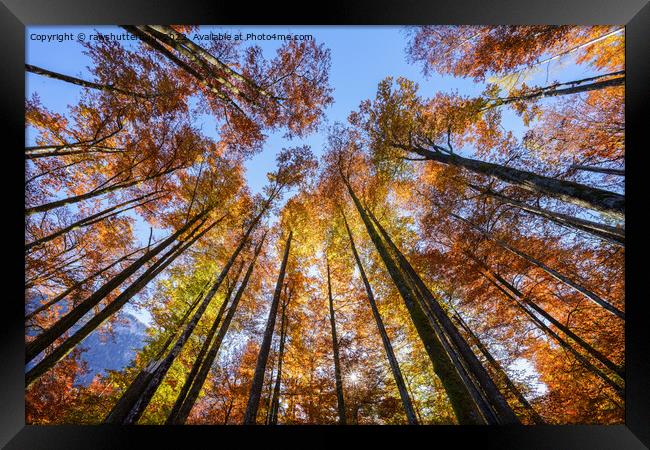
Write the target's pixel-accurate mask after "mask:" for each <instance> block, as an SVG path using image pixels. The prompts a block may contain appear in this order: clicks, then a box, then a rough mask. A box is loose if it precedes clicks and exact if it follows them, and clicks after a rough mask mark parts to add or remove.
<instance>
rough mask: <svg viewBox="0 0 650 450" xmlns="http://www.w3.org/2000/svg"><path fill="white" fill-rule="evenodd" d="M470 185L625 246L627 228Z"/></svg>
mask: <svg viewBox="0 0 650 450" xmlns="http://www.w3.org/2000/svg"><path fill="white" fill-rule="evenodd" d="M469 187H471V188H472V189H474V190H476V191H478V192H481V193H482V194H485V195H489V196H490V197H493V198H496V199H497V200H499V201H500V202H502V203H505V204H508V205H512V206H515V207H517V208H519V209H521V210H524V211H526V212H529V213H531V214H534V215H537V216H539V217H544V218H545V219H548V220H550V221H552V222H555V223H557V224H559V225H562V226H564V227H567V228H570V229H573V230H578V231H582V232H584V233H588V234H590V235H592V236H595V237H597V238H600V239H603V240H605V241H607V242H611V243H612V244H615V245H619V246H621V247H625V230H624V229H622V228H617V227H612V226H609V225H605V224H602V223H598V222H592V221H589V220H585V219H580V218H578V217H573V216H569V215H567V214H562V213H558V212H554V211H549V210H547V209H543V208H538V207H536V206H532V205H528V204H526V203H524V202H521V201H518V200H514V199H511V198H509V197H506V196H504V195H502V194H499V193H497V192H494V191H492V190H490V189H483V188H480V187H478V186H476V185H473V184H471V183H470V184H469Z"/></svg>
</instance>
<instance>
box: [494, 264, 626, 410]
mask: <svg viewBox="0 0 650 450" xmlns="http://www.w3.org/2000/svg"><path fill="white" fill-rule="evenodd" d="M481 273H482V272H481ZM483 275H484V276H485V277H486V278H487V279H488V280H489V281H490V282H491V283H492V284H494V286H496V287H497V289H499V291H501V292H502V293H503V294H504V295H505V296H506V297H508V298H510V299H511V300H513V301H514V302H515V303H517V304H518V305H519V306H520V308H521V309H522V310H523V311H524V312H525V313H526V315H527V316H528V317H529V318H530V319H531V320H532V321H533V323H535V325H537V326H538V327H539V328H540V329H541V330H543V331H544V332H546V334H547V335H549V336H550V337H552V338H553V339H554V340H555V341H556V342H557V343H558V344H560V346H561V347H562V348H563V349H565V350H567V351H568V352H569V353H571V354H572V355H573V356H574V357H575V358H576V360H578V362H579V363H580V364H581V365H582V366H584V367H585V368H586V369H587V370H589V371H590V372H591V373H592V374H594V375H595V376H597V377H598V378H600V379H601V380H602V381H604V382H605V383H606V384H607V385H609V386H610V387H611V388H612V389H613V390H614V392H615V393H616V395H618V396H619V397H621V398H625V391H624V389H623V388H622V387H621V386H620V385H619V384H618V383H617V382H616V381H614V380H612V379H611V378H610V377H609V376H608V375H607V374H605V373H604V372H603V371H602V370H600V369H599V368H598V367H596V366H594V365H593V364H592V363H591V362H590V361H589V360H588V359H587V358H585V357H584V356H583V355H582V354H580V353H579V352H578V351H577V350H576V349H575V348H574V347H573V346H572V345H570V344H569V343H568V342H566V341H565V340H564V339H562V337H561V336H560V335H558V334H557V333H556V332H555V331H553V330H552V329H551V328H549V327H548V326H547V325H546V324H545V323H544V322H543V321H542V320H540V319H539V318H538V317H537V316H536V315H535V314H533V312H532V311H530V310H529V309H528V308H526V306H524V304H523V303H522V302H520V301H519V299H518V298H517V297H516V296H515V294H513V293H511V292H509V291H508V290H506V288H504V287H502V286H501V285H499V284H498V283H497V282H496V281H494V280H493V279H492V278H490V277H489V276H487V275H485V274H483ZM504 281H505V280H504ZM500 282H501V281H500ZM506 283H507V282H506ZM505 286H507V287H508V289H510V286H511V285H510V284H509V283H507V284H506V285H505Z"/></svg>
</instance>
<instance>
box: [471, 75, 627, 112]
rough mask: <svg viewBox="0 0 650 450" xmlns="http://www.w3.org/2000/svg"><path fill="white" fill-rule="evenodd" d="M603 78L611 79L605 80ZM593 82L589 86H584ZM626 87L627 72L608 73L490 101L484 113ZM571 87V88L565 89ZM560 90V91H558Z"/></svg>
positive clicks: (483, 109) (487, 102)
mask: <svg viewBox="0 0 650 450" xmlns="http://www.w3.org/2000/svg"><path fill="white" fill-rule="evenodd" d="M609 77H613V78H609ZM603 78H609V79H607V80H604V79H603ZM589 81H592V83H589V84H583V83H587V82H589ZM624 85H625V71H624V70H621V71H618V72H613V73H608V74H605V75H598V76H595V77H590V78H584V79H582V80H576V81H570V82H567V83H557V84H552V85H550V86H544V87H541V88H536V89H531V90H530V91H529V92H527V93H524V94H522V95H518V96H516V97H506V98H496V99H489V100H487V101H486V105H485V107H484V108H482V111H485V110H487V109H490V108H496V107H497V106H501V105H507V104H509V103H516V102H523V101H528V100H537V99H540V98H546V97H556V96H560V95H568V94H578V93H581V92H589V91H596V90H598V89H604V88H607V87H613V86H624ZM563 86H569V87H563ZM558 88H559V89H558Z"/></svg>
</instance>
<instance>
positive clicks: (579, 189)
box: [394, 144, 625, 220]
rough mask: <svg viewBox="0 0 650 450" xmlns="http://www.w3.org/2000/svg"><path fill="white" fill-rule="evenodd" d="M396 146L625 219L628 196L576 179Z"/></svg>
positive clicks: (443, 153)
mask: <svg viewBox="0 0 650 450" xmlns="http://www.w3.org/2000/svg"><path fill="white" fill-rule="evenodd" d="M394 145H395V147H398V148H402V149H404V150H406V151H409V152H414V153H417V154H418V155H420V156H423V157H424V158H425V159H427V160H430V161H436V162H439V163H442V164H447V165H450V166H455V167H462V168H465V169H467V170H469V171H471V172H474V173H478V174H481V175H486V176H488V177H494V178H498V179H499V180H502V181H505V182H507V183H510V184H512V185H514V186H518V187H520V188H522V189H525V190H527V191H531V192H535V193H538V194H544V195H548V196H551V197H554V198H557V199H559V200H562V201H564V202H567V203H571V204H574V205H576V206H580V207H582V208H588V209H592V210H594V211H598V212H600V213H602V214H604V215H607V216H609V217H611V218H614V219H617V220H624V219H625V196H623V195H621V194H617V193H615V192H610V191H605V190H602V189H597V188H593V187H590V186H586V185H583V184H579V183H575V182H573V181H567V180H560V179H557V178H551V177H547V176H544V175H538V174H536V173H533V172H528V171H525V170H520V169H515V168H513V167H506V166H503V165H501V164H495V163H489V162H485V161H479V160H477V159H471V158H464V157H462V156H460V155H457V154H450V153H445V152H442V151H433V150H427V149H425V148H422V147H419V146H407V145H399V144H394Z"/></svg>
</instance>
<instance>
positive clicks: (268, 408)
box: [264, 350, 276, 425]
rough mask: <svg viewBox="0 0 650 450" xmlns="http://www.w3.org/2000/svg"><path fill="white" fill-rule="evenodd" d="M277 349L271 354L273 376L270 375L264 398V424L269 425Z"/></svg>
mask: <svg viewBox="0 0 650 450" xmlns="http://www.w3.org/2000/svg"><path fill="white" fill-rule="evenodd" d="M275 357H276V352H275V350H273V351H271V353H270V355H269V358H270V359H269V360H270V363H271V376H270V377H269V382H268V384H267V385H266V392H267V394H266V398H265V400H264V407H265V408H266V417H265V418H264V425H268V424H269V421H270V420H271V403H273V380H274V379H275Z"/></svg>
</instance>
